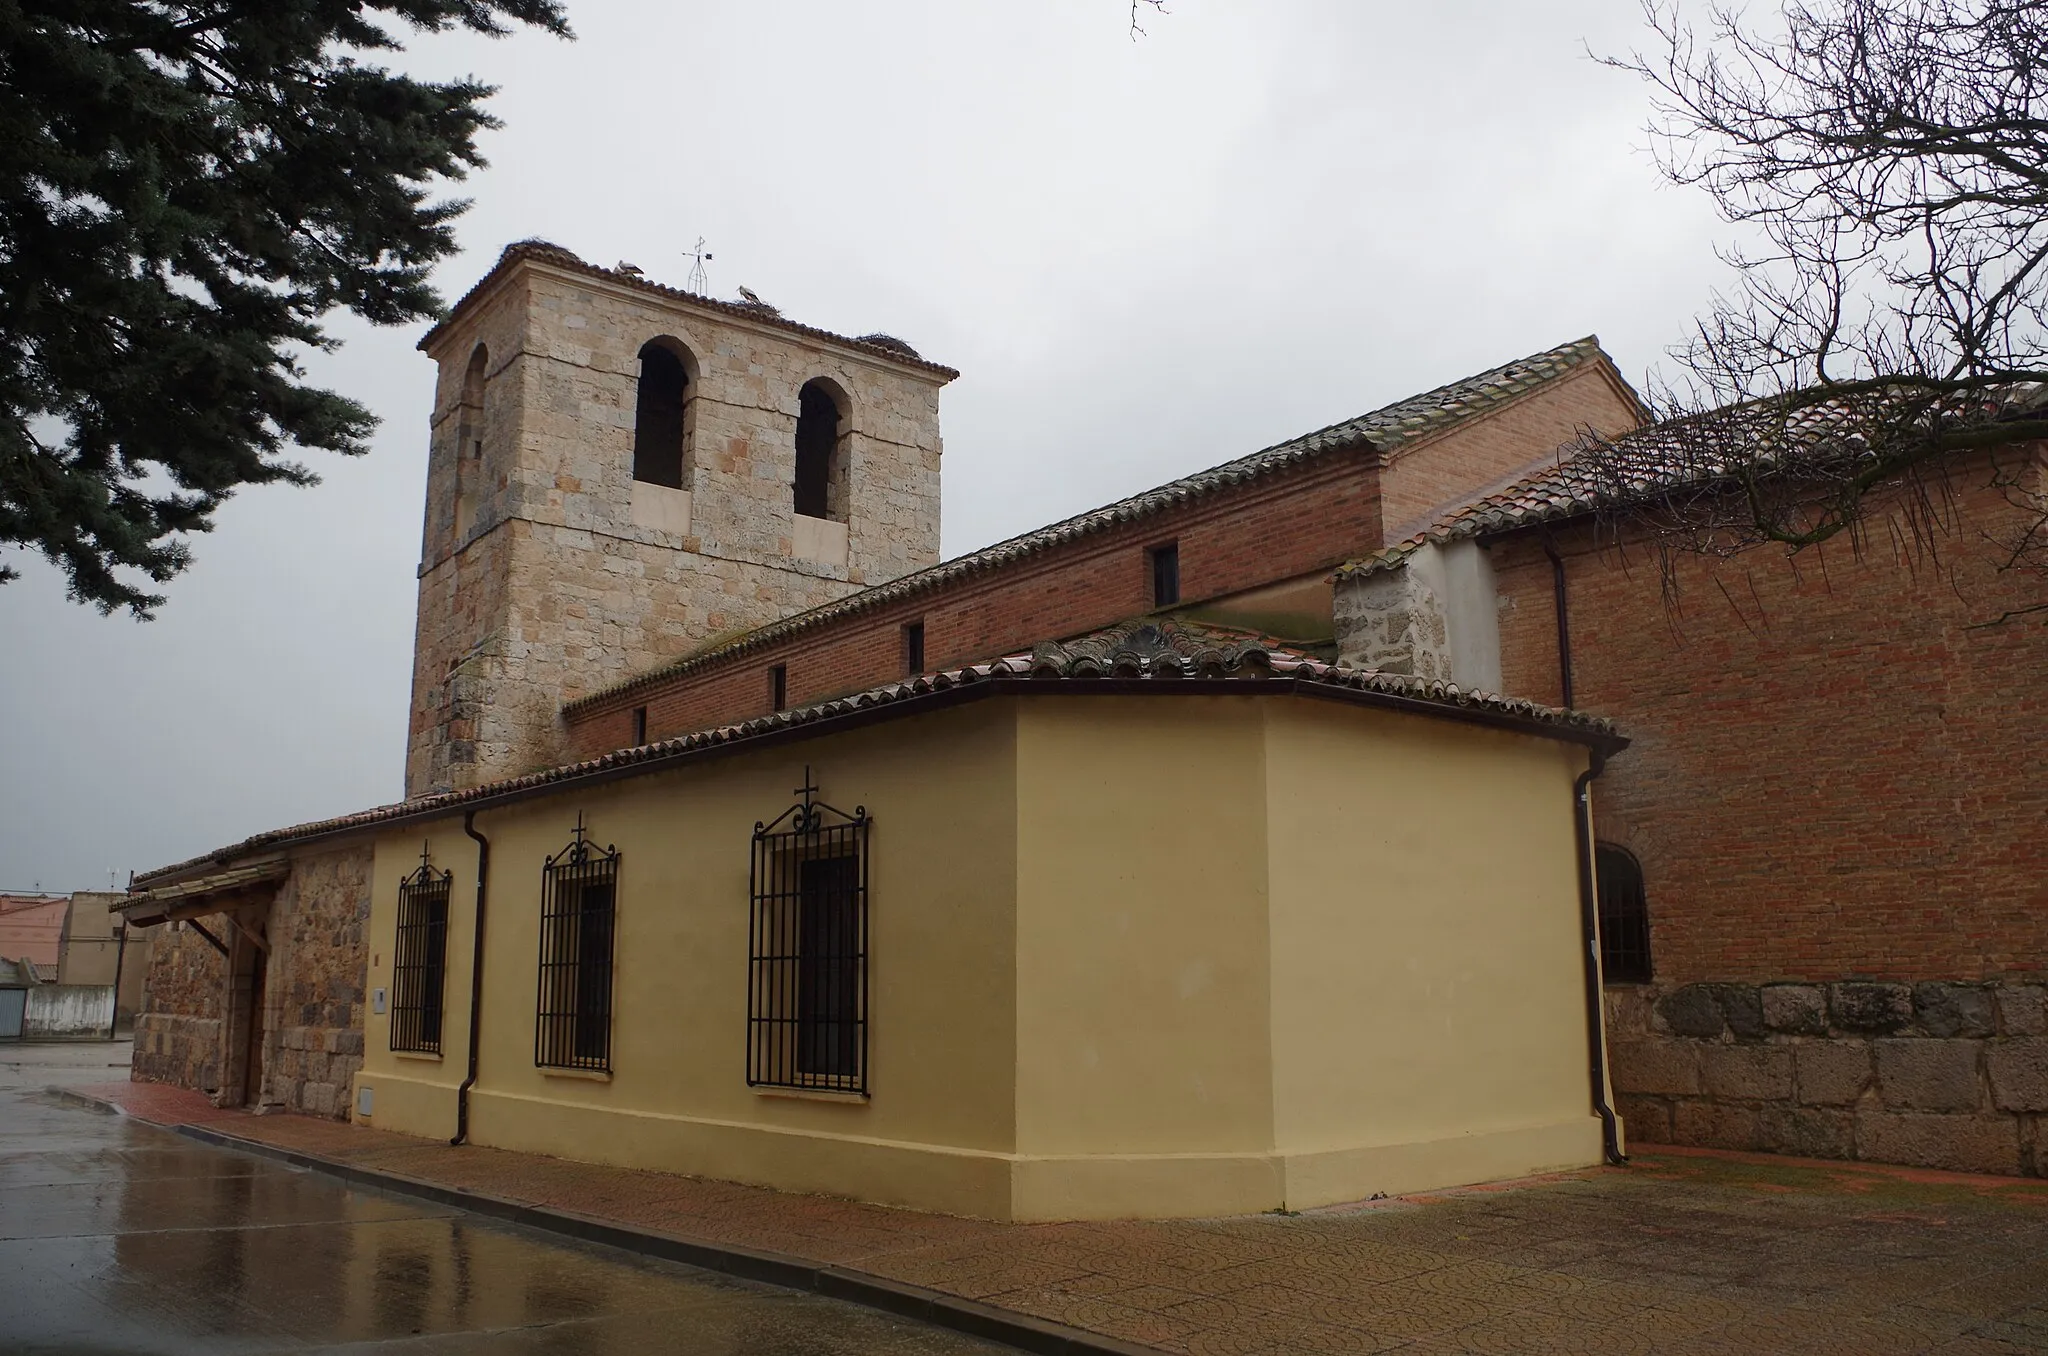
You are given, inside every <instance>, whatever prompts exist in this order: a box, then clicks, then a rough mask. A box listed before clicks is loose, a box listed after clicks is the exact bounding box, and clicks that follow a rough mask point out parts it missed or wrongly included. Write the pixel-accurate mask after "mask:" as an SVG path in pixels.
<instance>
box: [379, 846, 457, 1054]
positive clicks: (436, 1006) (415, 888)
mask: <svg viewBox="0 0 2048 1356" xmlns="http://www.w3.org/2000/svg"><path fill="white" fill-rule="evenodd" d="M453 879H454V877H453V875H452V873H450V872H447V871H436V870H434V868H433V864H432V863H431V861H430V860H429V859H428V856H427V852H426V851H425V850H422V851H421V852H420V865H419V869H418V870H417V871H414V872H413V873H412V874H411V875H409V876H406V877H405V878H404V879H402V880H400V881H399V883H398V941H397V945H396V946H394V947H393V948H392V966H393V971H392V986H391V987H392V995H391V1048H392V1049H393V1050H410V1051H414V1052H416V1053H419V1054H427V1055H438V1054H440V1053H441V1015H442V1008H441V1004H442V991H443V989H444V987H445V982H446V979H447V974H448V891H449V886H450V882H451V881H452V880H453Z"/></svg>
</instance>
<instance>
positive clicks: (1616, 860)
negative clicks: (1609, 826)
mask: <svg viewBox="0 0 2048 1356" xmlns="http://www.w3.org/2000/svg"><path fill="white" fill-rule="evenodd" d="M1593 862H1594V874H1595V875H1596V876H1597V877H1598V879H1599V886H1600V974H1601V977H1602V978H1604V979H1605V980H1606V981H1607V982H1608V983H1609V984H1647V983H1649V982H1650V901H1649V896H1648V895H1647V894H1646V893H1645V891H1644V889H1643V868H1642V864H1641V863H1639V862H1638V861H1636V859H1635V857H1634V856H1633V855H1632V854H1630V853H1629V852H1627V851H1626V850H1624V849H1622V848H1618V847H1609V846H1608V845H1606V844H1604V843H1603V844H1601V845H1600V846H1599V847H1598V848H1597V849H1596V850H1595V852H1594V855H1593Z"/></svg>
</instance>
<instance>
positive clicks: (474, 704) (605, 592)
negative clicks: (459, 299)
mask: <svg viewBox="0 0 2048 1356" xmlns="http://www.w3.org/2000/svg"><path fill="white" fill-rule="evenodd" d="M656 338H662V339H664V340H666V341H668V342H670V343H672V344H674V345H675V346H676V347H677V348H679V349H680V350H682V351H683V352H685V353H686V355H687V359H686V364H685V365H686V367H687V368H688V369H689V371H690V373H691V380H690V383H689V388H688V390H689V393H690V413H689V417H688V421H687V423H688V426H689V428H690V430H691V434H690V438H691V441H690V444H689V446H688V447H687V448H686V451H685V461H686V465H685V481H686V483H685V488H686V489H687V490H689V491H690V494H691V515H690V517H691V523H690V531H689V532H688V533H679V532H674V531H671V530H668V529H666V528H657V527H651V526H645V525H642V524H640V523H636V522H635V521H634V517H633V513H632V507H631V505H632V498H633V480H632V465H633V435H634V429H633V426H634V419H635V408H636V391H637V381H638V367H639V360H638V353H639V350H640V347H641V346H642V345H643V344H644V343H646V342H648V341H649V340H652V339H656ZM479 343H481V344H482V345H484V346H485V348H486V349H487V352H488V361H487V363H486V371H487V373H488V377H487V380H486V382H485V384H484V395H483V401H482V408H481V412H480V414H472V415H471V416H470V418H471V422H472V426H473V428H475V429H480V430H481V435H482V442H483V444H484V447H483V456H482V463H481V465H482V473H481V475H480V476H474V477H473V478H472V479H473V482H474V483H477V484H479V485H480V487H481V491H480V494H479V496H478V497H477V499H476V501H475V503H476V508H475V514H474V518H473V521H472V523H471V525H470V530H469V532H468V534H467V535H466V537H465V539H464V540H462V541H457V540H456V539H455V533H456V514H455V509H454V502H455V486H456V480H457V474H456V470H457V467H458V465H459V464H461V463H459V462H458V454H459V453H460V452H461V451H462V449H459V448H458V446H457V444H458V442H459V430H460V429H461V428H462V426H463V423H464V416H463V411H462V389H463V378H464V375H465V373H466V372H467V371H468V367H469V361H470V356H471V354H472V353H473V352H474V350H475V348H476V346H477V345H478V344H479ZM435 357H436V359H437V361H438V362H439V363H440V367H441V380H440V386H439V390H438V393H437V397H436V404H435V413H434V432H433V438H432V444H431V451H430V456H429V469H428V504H427V515H426V523H425V528H424V533H423V541H422V564H421V569H420V608H419V622H418V632H417V637H416V644H415V653H414V702H413V720H412V738H411V744H410V747H409V750H408V756H407V771H406V790H407V794H409V795H417V794H421V793H423V792H426V791H429V790H435V789H445V788H449V787H460V786H467V785H474V784H476V783H478V782H481V781H486V780H489V779H491V778H493V777H498V776H506V775H512V774H515V773H519V772H524V771H529V770H532V769H534V768H537V767H543V766H548V765H551V764H553V763H556V762H559V761H561V760H562V758H563V756H564V749H563V747H562V737H561V736H562V730H561V726H560V722H559V719H558V715H557V713H558V712H559V710H560V707H561V705H562V703H563V702H564V701H568V700H573V699H574V698H576V697H578V696H581V695H583V694H584V693H587V692H590V691H594V690H597V689H599V688H602V687H604V686H607V685H609V684H611V683H614V682H617V681H619V680H621V679H623V678H626V677H628V676H631V675H632V674H635V673H640V672H644V671H646V670H647V669H649V668H652V667H655V666H656V665H658V664H659V663H661V662H663V661H665V660H668V659H672V658H674V657H676V656H678V655H680V654H683V653H686V652H687V651H689V650H691V649H693V648H696V647H697V646H699V645H701V644H702V643H704V642H705V641H706V640H708V639H711V638H713V637H716V636H719V635H723V634H727V633H731V632H734V631H738V630H743V629H746V628H749V627H752V626H757V625H759V624H761V623H763V622H767V621H772V620H775V619H777V618H779V617H782V616H786V615H788V614H790V613H792V612H797V611H801V610H803V609H805V608H809V607H814V606H816V605H818V604H820V603H823V602H828V601H830V600H832V599H835V598H839V597H843V596H845V595H846V594H848V593H851V592H855V591H857V590H858V589H859V588H860V587H862V586H863V585H866V584H874V583H880V582H883V581H886V580H888V579H893V578H895V577H897V576H899V575H902V574H905V573H908V572H910V571H912V570H915V569H918V568H921V567H922V566H925V565H929V564H932V563H934V562H935V561H936V560H937V559H938V548H939V518H938V515H939V461H940V452H941V449H940V444H939V430H938V393H939V387H940V386H941V385H942V384H943V382H944V380H945V377H944V375H943V374H942V373H937V372H934V371H932V370H930V369H927V368H922V367H917V366H912V365H906V364H900V363H894V362H891V361H890V360H888V359H886V358H882V357H879V356H877V355H874V354H872V353H867V352H864V351H861V350H856V349H853V348H850V347H846V346H843V345H834V344H833V343H832V342H830V341H829V340H825V339H822V338H820V339H810V338H807V337H805V336H803V335H799V334H795V333H791V332H789V331H786V330H782V329H779V328H777V327H775V326H773V325H770V324H766V323H762V324H756V323H753V322H751V321H750V320H748V319H746V318H742V317H734V316H731V315H729V314H725V313H722V312H716V311H711V310H708V309H705V308H700V307H693V306H691V305H690V304H689V303H688V302H686V301H680V300H676V299H674V298H668V297H664V296H661V295H658V294H652V293H649V292H646V291H644V290H641V289H636V288H634V287H632V286H629V285H625V284H623V283H617V284H615V283H612V282H609V281H607V280H604V279H595V278H588V277H584V276H581V275H577V274H573V273H568V272H565V271H562V270H559V269H552V268H548V267H546V266H543V265H533V264H528V265H521V266H519V267H517V268H516V269H515V270H514V271H513V272H512V273H511V274H510V275H509V277H508V279H507V280H506V281H504V282H502V283H500V284H498V285H497V286H496V290H495V291H494V292H492V293H490V294H489V295H488V296H485V297H483V298H481V299H480V300H479V301H477V302H476V303H473V304H472V305H471V307H470V308H469V309H468V310H467V311H466V312H465V313H464V315H463V316H462V317H461V318H460V324H459V325H458V326H457V327H456V328H455V329H454V330H451V331H450V333H449V334H448V335H446V336H444V337H443V338H442V339H441V340H440V341H438V342H437V344H436V348H435ZM813 377H823V378H827V379H829V380H830V381H831V382H832V383H833V384H834V385H836V386H837V387H838V388H839V390H840V391H841V392H843V393H844V394H845V396H846V398H847V403H848V405H849V406H850V409H849V413H848V419H847V423H848V425H849V427H850V430H851V431H850V432H849V433H848V434H847V436H846V438H845V446H844V456H845V462H846V466H845V470H846V475H847V486H848V489H847V497H848V500H849V504H848V509H847V519H846V522H847V559H846V562H845V564H844V565H840V564H835V563H828V562H821V561H813V560H806V559H802V558H799V557H797V556H796V555H795V554H794V539H795V510H794V501H793V497H792V489H791V487H792V484H793V481H794V474H795V429H796V416H797V403H798V391H799V390H800V388H801V387H802V386H803V384H804V383H805V382H806V381H808V380H810V379H811V378H813Z"/></svg>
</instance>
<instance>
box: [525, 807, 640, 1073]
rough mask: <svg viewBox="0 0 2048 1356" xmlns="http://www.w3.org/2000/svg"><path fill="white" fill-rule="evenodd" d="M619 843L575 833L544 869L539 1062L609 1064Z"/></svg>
mask: <svg viewBox="0 0 2048 1356" xmlns="http://www.w3.org/2000/svg"><path fill="white" fill-rule="evenodd" d="M618 897H619V851H618V849H617V848H613V847H603V848H600V847H598V846H597V845H596V844H594V843H592V842H591V841H590V840H589V839H588V838H587V837H585V831H584V827H583V819H582V816H580V815H579V816H578V817H577V819H576V836H575V837H574V838H572V839H571V840H570V841H569V845H568V846H567V847H565V848H563V849H562V850H561V851H560V852H558V853H556V854H555V855H554V856H552V857H550V858H548V860H547V865H546V866H545V867H544V868H543V869H542V871H541V893H540V996H539V999H538V1002H537V1008H538V1020H537V1021H536V1023H535V1027H534V1037H533V1062H534V1063H535V1064H537V1065H540V1066H542V1067H543V1068H550V1069H596V1070H603V1071H609V1070H610V1069H611V1064H612V954H613V937H614V933H615V931H616V922H617V918H618Z"/></svg>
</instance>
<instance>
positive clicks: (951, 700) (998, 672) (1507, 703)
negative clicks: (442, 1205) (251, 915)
mask: <svg viewBox="0 0 2048 1356" xmlns="http://www.w3.org/2000/svg"><path fill="white" fill-rule="evenodd" d="M1269 662H1270V666H1271V667H1270V671H1269V672H1260V673H1258V674H1255V675H1247V676H1238V677H1199V676H1180V675H1178V674H1175V675H1166V674H1161V675H1157V676H1142V677H1121V676H1114V675H1110V676H1102V677H1049V676H1047V675H1045V674H1043V673H1042V672H1041V673H1034V672H1033V670H1032V667H1031V664H1032V661H1031V659H1030V658H1029V657H1028V656H1011V657H1010V658H1007V659H1002V660H997V661H994V662H993V663H990V664H981V665H974V666H971V667H969V668H965V669H956V670H949V671H947V672H943V673H936V674H931V675H927V676H923V677H919V678H915V679H911V680H908V681H906V682H901V683H894V684H890V685H888V686H886V687H882V688H875V689H871V690H869V691H866V692H860V693H856V694H853V695H851V696H847V697H840V698H835V699H833V700H830V701H825V702H818V703H815V704H813V705H810V706H806V707H801V708H798V709H795V710H791V711H784V712H779V713H777V714H776V715H773V716H764V717H761V718H759V719H757V720H751V721H746V722H743V723H741V724H738V725H730V726H723V727H719V728H717V729H712V730H705V731H699V732H697V733H693V734H688V735H683V736H680V737H678V738H675V739H670V740H664V741H661V742H659V743H656V744H649V745H646V746H643V747H640V748H634V749H621V750H618V751H616V752H613V753H608V754H605V755H603V756H601V757H598V758H593V759H588V760H586V761H584V762H580V763H571V764H566V765H564V766H561V767H556V768H550V769H547V770H545V771H542V772H535V773H530V774H527V775H525V776H521V777H512V778H507V779H505V780H502V781H498V782H492V783H488V784H486V785H484V786H480V787H475V788H472V789H470V790H467V791H451V792H443V793H440V794H437V795H432V796H425V797H421V798H419V799H417V800H412V801H401V802H397V803H395V804H392V805H386V806H380V807H377V808H376V809H372V810H365V811H362V812H360V813H358V814H354V815H344V816H340V817H338V818H335V819H329V820H320V821H315V822H312V823H308V824H301V825H297V826H294V827H292V828H287V829H280V830H276V831H274V832H270V833H263V834H257V835H255V836H254V837H251V838H248V839H246V840H244V841H243V842H241V843H237V844H235V845H233V846H231V847H227V848H223V849H221V850H219V851H217V852H214V853H210V854H207V855H205V856H202V857H196V858H193V859H191V860H190V861H186V862H181V863H178V864H176V865H174V866H167V867H161V868H159V869H157V870H155V871H152V872H149V873H147V874H145V875H143V876H140V877H138V878H137V884H138V885H141V886H144V887H145V888H147V887H149V886H150V885H151V883H153V882H158V881H164V880H170V879H173V878H176V877H178V876H180V875H187V874H191V873H193V872H196V871H199V870H202V869H204V868H207V867H209V866H226V865H227V864H229V863H231V862H234V861H236V860H238V859H239V858H242V857H245V856H248V855H251V854H253V853H255V852H258V851H267V850H274V849H279V848H288V847H303V846H307V845H311V844H313V843H317V842H322V841H327V840H332V839H336V838H341V837H344V836H350V835H354V834H358V833H363V832H369V831H382V830H385V829H389V828H392V827H396V826H398V825H402V824H407V823H413V822H418V821H421V820H427V819H438V818H442V817H445V816H447V815H449V814H452V813H456V812H474V811H479V810H484V809H490V808H496V807H498V806H502V805H507V804H511V803H514V802H517V801H522V800H528V799H532V798H534V797H537V796H542V795H549V794H553V793H554V792H556V791H559V790H562V789H565V788H569V787H577V786H592V785H599V784H602V783H606V782H611V781H618V780H622V779H625V778H628V777H636V776H642V775H646V774H649V773H653V772H658V771H662V770H664V769H667V768H670V767H675V766H679V765H681V764H683V763H686V762H696V761H698V760H700V759H703V758H707V757H716V756H719V755H721V754H725V753H730V752H735V751H738V750H740V749H752V748H759V747H765V746H769V745H772V744H776V743H782V742H786V741H788V740H792V739H800V738H808V737H810V736H813V735H819V734H829V733H834V732H837V731H840V730H844V729H849V728H854V727H857V726H860V725H864V724H868V723H870V722H873V721H876V720H881V719H888V718H892V717H894V716H898V715H910V714H913V713H915V712H918V711H925V710H931V709H936V708H939V707H943V706H951V705H956V704H959V703H962V702H966V701H972V700H977V699H979V698H982V697H989V696H996V695H1003V694H1008V695H1032V696H1047V695H1057V696H1100V695H1190V696H1191V695H1205V696H1216V695H1231V696H1282V695H1289V694H1295V695H1303V696H1312V697H1324V698H1329V699H1333V700H1338V701H1345V702H1351V703H1355V704H1361V705H1367V706H1377V707H1381V708H1384V709H1392V710H1400V711H1406V712H1410V713H1412V714H1416V715H1423V716H1428V717H1432V718H1436V719H1448V720H1455V721H1461V722H1464V723H1468V724H1479V725H1487V726H1492V727H1494V728H1498V729H1504V730H1511V731H1515V732H1519V733H1524V734H1532V735H1536V736H1539V737H1543V738H1549V739H1558V740H1563V741H1565V742H1567V743H1573V744H1580V745H1583V746H1585V747H1588V748H1591V749H1594V750H1596V751H1598V752H1600V753H1603V754H1606V753H1612V752H1616V751H1618V750H1620V749H1621V748H1623V747H1626V745H1627V743H1628V741H1627V740H1626V739H1625V738H1623V737H1622V736H1621V735H1620V734H1619V733H1618V732H1617V731H1616V730H1615V728H1614V726H1613V724H1612V722H1609V721H1606V720H1603V719H1601V718H1599V717H1595V716H1590V715H1587V714H1585V713H1583V712H1576V711H1563V710H1559V709H1557V708H1552V707H1546V706H1542V705H1540V704H1538V703H1534V702H1528V701H1523V700H1519V699H1513V698H1505V697H1498V696H1493V695H1491V694H1486V693H1477V692H1468V691H1464V690H1462V689H1460V688H1458V687H1457V686H1456V685H1454V684H1449V683H1441V682H1428V681H1425V680H1421V679H1414V678H1407V677H1403V676H1400V675H1393V674H1379V673H1367V672H1359V671H1354V670H1347V669H1340V668H1338V667H1336V666H1334V665H1331V664H1327V663H1325V662H1323V661H1320V660H1310V659H1298V658H1294V657H1291V656H1281V657H1277V658H1272V659H1271V660H1270V661H1269Z"/></svg>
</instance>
